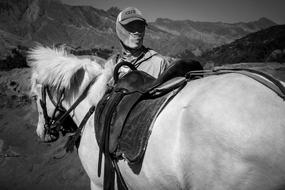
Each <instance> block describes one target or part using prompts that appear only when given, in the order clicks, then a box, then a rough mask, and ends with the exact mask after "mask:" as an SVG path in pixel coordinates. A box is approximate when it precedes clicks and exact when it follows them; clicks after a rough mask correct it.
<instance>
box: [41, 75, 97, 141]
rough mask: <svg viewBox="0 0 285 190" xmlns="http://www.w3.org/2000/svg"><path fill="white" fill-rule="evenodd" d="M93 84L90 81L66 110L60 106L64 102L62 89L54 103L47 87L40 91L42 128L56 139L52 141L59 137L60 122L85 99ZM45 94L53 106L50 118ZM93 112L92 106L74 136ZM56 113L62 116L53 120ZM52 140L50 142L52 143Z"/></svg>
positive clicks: (93, 80)
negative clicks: (43, 122) (42, 117)
mask: <svg viewBox="0 0 285 190" xmlns="http://www.w3.org/2000/svg"><path fill="white" fill-rule="evenodd" d="M94 82H95V79H92V80H91V82H90V83H89V84H88V85H87V86H86V88H85V89H84V91H83V93H82V94H81V95H80V96H79V97H78V98H77V99H76V101H75V102H74V103H73V104H72V105H71V106H70V108H69V109H68V110H66V109H65V108H64V107H63V106H62V101H63V100H64V91H65V90H64V89H63V90H62V91H61V92H60V96H59V98H58V100H57V103H56V102H55V101H54V99H53V98H52V95H51V92H50V90H49V88H48V86H44V88H43V89H42V100H40V105H41V107H42V110H43V115H44V119H45V125H44V127H45V129H46V131H47V132H48V133H49V134H52V135H54V136H55V137H56V139H54V140H57V138H58V137H59V132H60V131H61V130H62V129H61V125H62V122H63V121H64V120H65V119H66V118H67V117H68V116H69V114H70V112H71V111H73V110H74V109H75V108H76V107H77V106H78V104H79V103H80V102H81V101H82V100H83V99H84V98H86V96H87V94H88V91H89V89H90V87H91V86H92V85H93V83H94ZM46 94H48V96H49V98H50V100H51V102H52V103H53V105H55V110H54V111H53V114H52V117H49V116H48V113H47V107H46ZM94 110H95V106H92V107H91V108H90V110H89V111H88V112H87V114H86V115H85V117H84V119H83V120H82V121H81V123H80V125H79V127H78V129H77V131H76V134H77V133H78V131H80V132H81V130H82V128H83V126H84V125H85V124H86V122H87V120H88V119H89V117H90V116H91V114H92V113H93V112H94ZM58 111H59V112H61V113H62V114H60V117H58V118H55V115H56V113H57V112H58ZM54 140H51V141H54Z"/></svg>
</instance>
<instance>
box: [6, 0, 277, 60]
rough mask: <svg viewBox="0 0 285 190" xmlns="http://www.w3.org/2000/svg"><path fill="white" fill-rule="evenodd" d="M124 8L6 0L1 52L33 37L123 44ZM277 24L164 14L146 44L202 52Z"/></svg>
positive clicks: (84, 44) (86, 44) (165, 50)
mask: <svg viewBox="0 0 285 190" xmlns="http://www.w3.org/2000/svg"><path fill="white" fill-rule="evenodd" d="M119 11H120V10H119V9H118V8H116V7H113V8H110V9H109V10H107V11H104V10H101V9H97V8H94V7H90V6H70V5H65V4H62V3H61V2H60V0H21V1H18V0H1V1H0V35H1V40H0V56H2V57H3V55H4V54H5V53H7V49H9V48H11V47H16V46H17V45H22V46H28V47H30V46H31V45H32V44H34V42H39V43H42V44H46V45H55V44H62V43H64V44H68V45H70V46H71V47H74V48H81V49H90V48H107V49H115V50H116V49H119V48H120V45H119V43H118V40H117V37H116V33H115V21H116V16H117V14H118V13H119ZM272 25H275V23H274V22H272V21H270V20H268V19H266V18H261V19H259V20H258V21H255V22H250V23H235V24H227V23H222V22H217V23H211V22H195V21H191V20H184V21H173V20H170V19H161V18H159V19H157V20H156V21H155V22H150V23H149V25H148V29H147V31H146V35H145V45H146V46H149V47H152V48H153V49H155V50H157V51H158V52H160V53H162V54H164V55H175V54H177V53H180V52H183V51H184V50H185V49H188V50H190V51H191V52H193V53H194V54H196V55H199V54H201V53H202V52H204V51H205V50H208V49H210V48H213V47H216V46H219V45H222V44H225V43H229V42H231V41H233V40H235V39H238V38H240V37H242V36H244V35H246V34H249V33H251V32H255V31H258V30H260V29H263V28H266V27H269V26H272Z"/></svg>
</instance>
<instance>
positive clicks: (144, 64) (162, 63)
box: [116, 47, 168, 78]
mask: <svg viewBox="0 0 285 190" xmlns="http://www.w3.org/2000/svg"><path fill="white" fill-rule="evenodd" d="M121 61H127V62H130V63H132V64H133V65H134V66H135V67H136V68H137V69H138V70H141V71H144V72H146V73H148V74H149V75H151V76H153V77H155V78H158V76H159V75H161V73H163V72H164V71H165V69H166V68H167V65H168V62H167V60H166V59H165V58H164V57H163V56H161V55H160V54H158V53H157V52H155V51H154V50H152V49H149V48H145V47H143V49H142V50H141V51H140V52H139V53H138V55H132V54H130V53H129V54H128V53H126V52H123V53H121V54H120V55H119V57H118V59H117V61H116V62H117V63H119V62H121ZM120 72H122V73H126V72H129V68H127V67H122V68H121V69H120Z"/></svg>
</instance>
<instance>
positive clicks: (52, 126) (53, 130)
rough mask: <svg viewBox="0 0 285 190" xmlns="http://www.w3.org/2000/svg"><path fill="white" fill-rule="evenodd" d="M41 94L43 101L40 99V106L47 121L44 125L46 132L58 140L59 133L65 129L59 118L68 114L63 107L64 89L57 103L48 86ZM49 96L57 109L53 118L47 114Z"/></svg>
mask: <svg viewBox="0 0 285 190" xmlns="http://www.w3.org/2000/svg"><path fill="white" fill-rule="evenodd" d="M41 93H42V99H40V105H41V108H42V111H43V116H44V120H45V124H44V128H45V132H46V133H47V134H51V135H53V136H55V137H56V139H57V138H58V137H59V132H60V131H61V130H63V127H62V125H61V124H62V123H61V121H59V118H60V117H61V116H62V115H64V113H66V109H65V108H64V107H63V106H62V101H63V99H64V89H63V90H61V92H60V95H59V97H58V99H57V101H55V100H54V99H53V97H52V95H51V92H50V88H49V86H47V85H46V86H44V87H43V88H42V92H41ZM47 95H48V97H49V99H50V101H51V102H52V104H53V105H54V107H55V109H54V111H53V113H52V115H51V117H50V116H49V115H48V113H47V105H46V100H47ZM57 113H58V114H57Z"/></svg>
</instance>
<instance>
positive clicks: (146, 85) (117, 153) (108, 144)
mask: <svg viewBox="0 0 285 190" xmlns="http://www.w3.org/2000/svg"><path fill="white" fill-rule="evenodd" d="M122 65H128V66H129V63H126V62H124V63H121V64H119V65H118V66H117V67H116V68H117V69H116V68H115V72H116V71H118V67H120V66H122ZM130 67H132V66H130ZM201 69H203V68H202V66H201V65H200V63H199V62H197V61H193V60H190V61H189V60H179V61H176V62H175V63H173V64H172V66H170V67H169V68H168V69H167V70H166V71H165V72H164V73H163V74H162V75H161V76H160V77H159V78H158V79H155V78H154V77H152V76H150V75H149V74H147V73H145V72H143V71H138V70H134V71H131V72H129V73H127V74H126V75H124V76H123V77H122V78H121V79H119V80H118V81H116V80H115V82H116V84H115V85H114V87H113V89H112V90H110V91H109V92H107V93H106V94H105V95H104V97H103V98H102V99H101V101H100V102H99V103H98V105H97V108H96V112H95V134H96V139H97V143H98V145H99V147H100V155H99V167H98V175H99V176H100V174H101V171H100V170H101V161H102V153H104V155H105V169H104V170H105V172H104V189H113V187H112V186H113V185H114V182H113V180H112V179H113V178H114V168H115V169H116V167H117V166H116V163H117V161H118V160H119V159H122V158H124V159H126V160H127V161H128V164H129V166H130V167H131V169H133V172H134V173H138V172H139V171H140V167H138V166H139V165H140V164H141V162H142V160H143V155H144V152H145V150H146V147H147V141H148V138H149V136H150V134H151V127H152V123H153V122H154V121H155V118H156V117H157V116H158V114H159V113H160V110H162V109H163V107H164V106H165V105H166V104H167V103H168V102H169V100H171V99H172V98H173V97H174V96H175V95H176V93H177V92H178V91H179V90H181V89H182V88H183V87H184V85H185V84H186V83H187V81H186V80H185V78H184V76H185V75H186V73H187V72H189V71H191V70H201ZM114 75H115V73H114ZM114 78H116V77H114ZM106 163H107V166H106ZM112 170H113V171H112ZM108 171H109V172H108ZM116 172H117V170H116ZM108 173H109V174H108ZM117 175H118V172H117ZM119 177H120V174H119ZM117 181H120V180H117ZM122 183H123V182H122ZM119 186H120V185H119V184H118V187H119ZM121 186H124V184H121ZM121 189H125V188H121Z"/></svg>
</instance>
